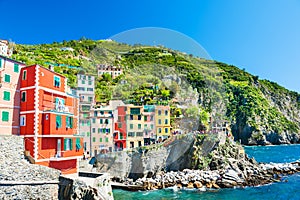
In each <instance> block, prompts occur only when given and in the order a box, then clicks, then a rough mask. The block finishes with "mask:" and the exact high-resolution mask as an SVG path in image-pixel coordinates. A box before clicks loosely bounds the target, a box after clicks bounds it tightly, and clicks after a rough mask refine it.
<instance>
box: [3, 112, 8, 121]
mask: <svg viewBox="0 0 300 200" xmlns="http://www.w3.org/2000/svg"><path fill="white" fill-rule="evenodd" d="M8 120H9V112H7V111H2V121H3V122H8Z"/></svg>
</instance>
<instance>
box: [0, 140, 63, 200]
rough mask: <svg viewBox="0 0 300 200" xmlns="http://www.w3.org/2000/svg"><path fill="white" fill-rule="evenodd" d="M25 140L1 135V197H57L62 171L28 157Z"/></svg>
mask: <svg viewBox="0 0 300 200" xmlns="http://www.w3.org/2000/svg"><path fill="white" fill-rule="evenodd" d="M23 141H24V138H23V137H20V136H0V199H58V179H59V175H60V171H58V170H55V169H51V168H48V167H44V166H40V165H32V164H30V163H29V162H28V161H27V160H25V158H24V142H23Z"/></svg>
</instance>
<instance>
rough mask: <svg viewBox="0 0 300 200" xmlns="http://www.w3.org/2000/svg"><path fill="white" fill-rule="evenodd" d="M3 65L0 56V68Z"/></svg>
mask: <svg viewBox="0 0 300 200" xmlns="http://www.w3.org/2000/svg"><path fill="white" fill-rule="evenodd" d="M1 67H2V59H1V58H0V68H1Z"/></svg>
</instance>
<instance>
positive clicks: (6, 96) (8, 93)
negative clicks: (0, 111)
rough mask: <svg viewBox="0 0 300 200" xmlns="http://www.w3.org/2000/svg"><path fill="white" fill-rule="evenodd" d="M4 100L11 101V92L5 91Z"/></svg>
mask: <svg viewBox="0 0 300 200" xmlns="http://www.w3.org/2000/svg"><path fill="white" fill-rule="evenodd" d="M3 100H5V101H10V92H6V91H4V94H3Z"/></svg>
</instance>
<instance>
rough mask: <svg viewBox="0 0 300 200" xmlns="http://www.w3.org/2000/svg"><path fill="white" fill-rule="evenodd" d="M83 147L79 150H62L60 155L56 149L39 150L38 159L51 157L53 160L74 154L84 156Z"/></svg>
mask: <svg viewBox="0 0 300 200" xmlns="http://www.w3.org/2000/svg"><path fill="white" fill-rule="evenodd" d="M82 155H83V148H80V149H79V150H76V149H75V150H74V149H73V150H69V151H61V152H60V155H59V154H57V151H56V149H43V150H39V151H38V159H51V160H59V159H60V158H68V157H74V156H82Z"/></svg>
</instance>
